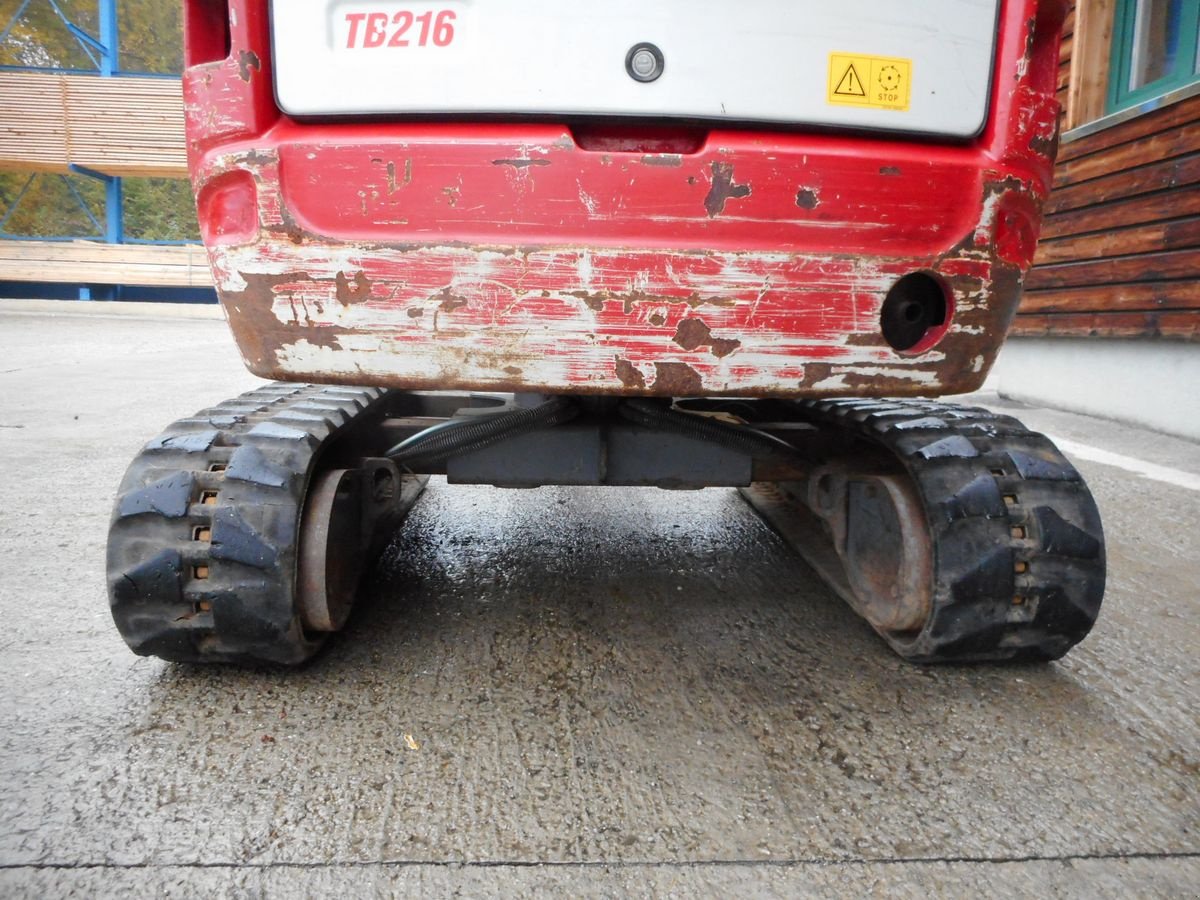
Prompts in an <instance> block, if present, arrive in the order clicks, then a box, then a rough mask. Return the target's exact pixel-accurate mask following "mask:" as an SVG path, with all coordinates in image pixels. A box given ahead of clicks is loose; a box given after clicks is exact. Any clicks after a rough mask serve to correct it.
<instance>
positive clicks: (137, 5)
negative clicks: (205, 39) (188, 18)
mask: <svg viewBox="0 0 1200 900" xmlns="http://www.w3.org/2000/svg"><path fill="white" fill-rule="evenodd" d="M117 24H118V27H119V28H120V31H121V56H120V63H121V71H123V72H154V73H156V74H160V75H166V74H170V75H178V74H179V73H180V72H182V71H183V4H182V3H181V2H180V0H118V3H117Z"/></svg>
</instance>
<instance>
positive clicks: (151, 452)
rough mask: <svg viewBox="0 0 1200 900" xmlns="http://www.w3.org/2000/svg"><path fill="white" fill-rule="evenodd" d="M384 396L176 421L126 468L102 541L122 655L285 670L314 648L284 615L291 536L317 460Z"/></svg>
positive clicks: (298, 390) (339, 393) (249, 402)
mask: <svg viewBox="0 0 1200 900" xmlns="http://www.w3.org/2000/svg"><path fill="white" fill-rule="evenodd" d="M384 396H385V392H384V391H382V390H380V389H378V388H363V389H353V388H344V387H330V386H321V385H295V384H282V383H281V384H272V385H267V386H265V387H261V388H258V389H256V390H253V391H250V392H248V393H245V394H243V395H241V396H240V397H237V398H234V399H232V400H228V401H226V402H224V403H221V404H218V405H217V406H214V407H211V408H209V409H205V410H202V411H201V412H199V413H197V414H196V415H194V416H190V417H188V418H185V419H180V420H178V421H177V422H174V423H173V424H172V425H170V426H168V427H167V429H166V430H165V431H164V432H163V433H162V434H161V435H159V436H158V437H156V438H154V439H153V440H151V441H150V442H149V443H147V444H146V446H145V447H144V448H143V450H142V452H141V453H140V454H139V455H138V456H137V457H135V459H134V460H133V462H132V463H131V464H130V466H129V468H128V470H127V472H126V474H125V478H124V480H123V482H122V484H121V488H120V491H119V493H118V496H117V501H116V506H115V509H114V512H113V520H112V526H111V529H110V531H109V541H108V585H109V600H110V604H111V607H112V612H113V617H114V620H115V621H116V623H117V627H118V629H119V630H120V632H121V635H122V637H124V638H125V641H126V643H128V644H129V646H130V647H131V648H132V649H133V650H134V652H136V653H139V654H141V655H154V656H160V657H162V658H164V659H169V660H173V661H178V662H234V663H263V662H266V663H283V664H296V663H299V662H302V661H303V660H305V659H307V658H308V657H310V656H311V655H312V654H313V653H315V652H316V650H317V649H318V648H319V646H320V644H321V642H322V639H323V636H322V635H310V634H307V633H305V631H304V630H303V629H302V628H301V626H300V621H299V618H298V616H297V613H296V610H295V604H294V600H293V598H294V592H295V579H296V553H297V547H296V544H297V535H298V529H299V522H300V515H301V512H302V510H303V505H304V499H305V492H306V490H307V487H308V483H309V480H310V478H311V476H312V474H313V470H314V467H315V463H316V459H317V456H318V454H319V452H320V450H321V449H322V446H323V445H324V444H325V442H326V441H328V440H329V439H330V438H332V437H334V436H336V435H337V434H338V433H339V432H340V431H342V430H343V429H344V428H346V427H347V426H348V425H350V424H351V422H353V421H354V419H355V417H356V416H358V415H360V414H362V413H364V412H366V411H367V410H368V409H369V408H371V407H372V406H373V405H374V404H376V403H378V402H379V401H380V400H381V399H382V398H383V397H384Z"/></svg>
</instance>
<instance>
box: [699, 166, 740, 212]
mask: <svg viewBox="0 0 1200 900" xmlns="http://www.w3.org/2000/svg"><path fill="white" fill-rule="evenodd" d="M750 193H751V189H750V185H748V184H736V183H735V182H734V180H733V163H729V162H720V161H718V162H714V163H713V164H712V187H711V188H709V191H708V196H706V197H705V198H704V209H705V211H706V212H707V213H708V217H709V218H710V219H713V218H716V217H717V216H719V215H720V214H721V213H723V212H724V211H725V203H726V202H727V201H729V200H741V199H742V198H743V197H749V196H750Z"/></svg>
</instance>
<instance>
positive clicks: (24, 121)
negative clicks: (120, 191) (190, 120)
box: [0, 72, 187, 177]
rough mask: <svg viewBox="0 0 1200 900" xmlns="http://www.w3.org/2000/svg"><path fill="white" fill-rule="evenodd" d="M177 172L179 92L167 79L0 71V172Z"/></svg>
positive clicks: (181, 169)
mask: <svg viewBox="0 0 1200 900" xmlns="http://www.w3.org/2000/svg"><path fill="white" fill-rule="evenodd" d="M70 164H75V165H80V166H86V167H88V168H92V169H96V170H98V171H100V172H104V173H105V174H107V175H121V176H134V177H156V176H165V177H172V176H173V177H184V176H186V175H187V151H186V142H185V138H184V127H183V93H182V88H181V86H180V82H179V81H178V80H177V79H173V78H101V77H99V76H94V75H48V74H41V73H35V72H0V169H20V170H23V171H38V172H66V171H67V166H68V165H70Z"/></svg>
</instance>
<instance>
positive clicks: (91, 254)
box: [0, 241, 213, 287]
mask: <svg viewBox="0 0 1200 900" xmlns="http://www.w3.org/2000/svg"><path fill="white" fill-rule="evenodd" d="M0 281H50V282H60V283H64V284H71V283H79V284H129V285H138V286H140V287H212V283H213V282H212V272H211V271H210V270H209V268H208V254H207V253H206V252H205V250H204V248H203V247H202V246H200V245H199V244H185V245H173V244H161V245H160V244H102V243H98V242H95V241H0Z"/></svg>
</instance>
